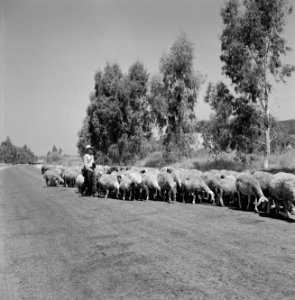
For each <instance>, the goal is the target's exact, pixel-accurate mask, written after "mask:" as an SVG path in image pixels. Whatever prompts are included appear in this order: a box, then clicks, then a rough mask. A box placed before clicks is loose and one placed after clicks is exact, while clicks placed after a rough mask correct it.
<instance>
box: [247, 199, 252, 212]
mask: <svg viewBox="0 0 295 300" xmlns="http://www.w3.org/2000/svg"><path fill="white" fill-rule="evenodd" d="M250 203H251V195H248V205H247V210H249V209H250Z"/></svg>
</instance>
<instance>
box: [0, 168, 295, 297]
mask: <svg viewBox="0 0 295 300" xmlns="http://www.w3.org/2000/svg"><path fill="white" fill-rule="evenodd" d="M294 226H295V224H294V223H291V222H287V221H286V220H283V219H273V218H269V217H265V216H264V217H263V216H259V215H257V214H255V213H253V212H246V211H237V210H231V209H228V208H222V207H213V206H210V205H200V204H197V205H194V206H193V205H192V204H182V203H176V204H167V203H163V202H156V201H149V202H141V201H134V202H133V201H132V202H131V201H122V200H115V199H100V198H91V197H83V198H82V197H80V196H79V195H77V194H76V193H75V189H73V188H72V189H69V188H64V187H57V188H48V187H46V185H45V182H44V179H43V178H42V176H41V174H40V170H38V169H36V168H35V167H34V166H16V167H12V168H7V169H4V170H2V171H1V172H0V280H1V281H0V299H294V295H295V284H294V278H295V262H294V259H295V234H294V228H295V227H294Z"/></svg>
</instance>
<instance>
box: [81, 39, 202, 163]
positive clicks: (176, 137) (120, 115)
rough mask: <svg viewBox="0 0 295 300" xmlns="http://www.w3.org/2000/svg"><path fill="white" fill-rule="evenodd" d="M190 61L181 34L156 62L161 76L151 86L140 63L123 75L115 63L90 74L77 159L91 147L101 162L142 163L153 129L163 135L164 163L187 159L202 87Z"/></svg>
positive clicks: (190, 47) (189, 50)
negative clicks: (181, 157) (173, 156)
mask: <svg viewBox="0 0 295 300" xmlns="http://www.w3.org/2000/svg"><path fill="white" fill-rule="evenodd" d="M193 60H194V47H193V44H192V43H191V42H190V41H188V39H187V38H186V36H185V35H184V34H181V35H180V36H179V38H178V39H177V40H176V41H175V43H174V44H173V46H172V47H171V49H170V52H169V53H168V54H165V55H163V57H162V58H161V61H160V73H161V74H160V75H159V76H154V77H152V78H151V80H150V81H149V74H148V72H147V70H146V68H145V66H144V65H143V63H141V62H139V61H136V62H135V63H134V64H133V65H132V66H131V67H130V68H129V71H128V73H127V74H123V72H122V70H121V68H120V66H119V65H118V64H117V63H114V64H110V63H107V65H106V67H105V68H104V71H99V72H97V73H96V74H95V92H94V93H92V94H91V95H90V103H89V105H88V107H87V112H86V117H85V119H84V121H83V126H82V129H81V130H80V132H79V141H78V144H77V146H78V149H79V152H80V154H81V155H82V154H83V151H84V148H85V145H87V144H91V145H93V146H94V147H95V149H96V150H98V157H100V158H101V159H102V160H103V161H104V162H105V161H107V160H112V161H113V162H130V161H132V160H136V159H138V158H142V157H144V156H145V155H146V154H147V153H148V152H149V151H150V150H151V149H150V143H149V140H150V138H151V136H152V130H153V128H155V127H157V128H158V129H160V130H161V129H165V131H166V135H165V138H164V139H163V142H164V146H165V147H164V153H165V154H166V157H167V159H168V158H169V156H170V155H171V153H175V151H176V152H178V155H187V154H188V152H189V147H188V145H189V138H190V133H191V132H192V130H193V124H194V121H195V120H196V116H195V113H194V105H195V103H196V99H197V93H198V91H199V88H200V84H201V82H202V78H201V76H200V75H198V74H196V73H195V72H194V70H193ZM149 83H150V84H149Z"/></svg>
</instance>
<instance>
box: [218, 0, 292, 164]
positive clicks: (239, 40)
mask: <svg viewBox="0 0 295 300" xmlns="http://www.w3.org/2000/svg"><path fill="white" fill-rule="evenodd" d="M289 13H291V8H290V7H289V6H288V1H287V0H275V1H274V0H244V1H243V3H242V4H241V3H240V1H239V0H229V1H227V2H226V4H225V6H224V7H223V8H222V10H221V16H222V19H223V23H224V25H225V27H224V29H223V32H222V35H221V51H222V55H221V57H220V58H221V61H222V62H223V67H222V70H223V72H224V74H226V75H227V76H228V77H229V78H230V79H231V81H232V83H233V84H234V85H235V90H236V92H238V93H241V94H243V99H247V101H249V102H253V103H256V102H257V103H258V104H259V106H260V109H261V110H262V112H263V115H264V130H265V153H266V155H265V163H264V165H265V168H268V162H269V155H270V111H269V95H270V93H271V87H272V83H271V79H272V78H274V79H275V80H276V81H277V82H279V81H283V82H284V80H285V78H286V77H287V76H290V75H291V74H292V72H293V71H294V70H295V67H294V66H292V65H289V64H284V63H283V62H282V60H281V56H282V55H285V54H286V53H287V51H289V50H290V49H289V48H288V47H287V41H286V40H285V39H284V38H283V37H282V34H283V32H284V28H285V23H286V18H287V15H288V14H289Z"/></svg>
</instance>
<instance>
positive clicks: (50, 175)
mask: <svg viewBox="0 0 295 300" xmlns="http://www.w3.org/2000/svg"><path fill="white" fill-rule="evenodd" d="M43 177H44V179H45V182H46V185H47V186H57V185H58V184H62V183H63V182H64V181H63V179H62V178H61V177H60V175H59V174H58V173H57V172H56V171H55V170H47V171H46V172H45V173H44V176H43Z"/></svg>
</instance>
